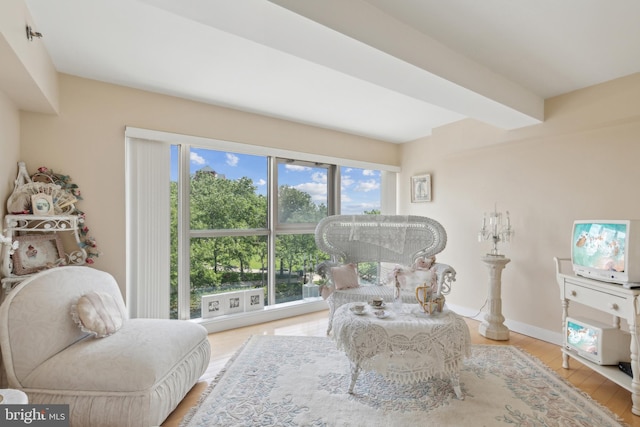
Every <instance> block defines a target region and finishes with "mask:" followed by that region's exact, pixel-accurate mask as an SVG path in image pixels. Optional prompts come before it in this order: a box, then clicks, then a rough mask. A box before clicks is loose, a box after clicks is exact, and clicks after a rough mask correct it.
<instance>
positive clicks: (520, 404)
mask: <svg viewBox="0 0 640 427" xmlns="http://www.w3.org/2000/svg"><path fill="white" fill-rule="evenodd" d="M349 379H350V374H349V361H348V360H347V358H346V356H345V355H344V353H342V352H340V351H338V350H336V346H335V343H334V342H333V341H332V340H331V339H330V338H324V337H292V336H252V337H251V338H250V339H249V340H248V341H247V342H246V343H245V345H244V346H243V348H242V349H240V350H239V351H238V353H237V354H236V355H235V356H234V357H233V358H232V359H231V360H230V361H229V363H228V365H227V367H226V368H225V369H224V370H223V371H222V372H221V373H220V375H219V376H218V378H217V379H216V381H214V383H213V384H212V385H211V387H210V388H209V389H208V390H207V391H205V393H204V394H203V397H202V399H201V401H200V403H199V404H198V406H196V407H195V408H194V409H193V410H192V411H191V412H190V413H189V414H187V416H185V418H184V420H183V422H182V425H181V427H205V426H207V427H208V426H216V427H218V426H224V427H231V426H243V427H244V426H251V427H253V426H345V427H346V426H349V427H353V426H366V427H377V426H380V427H388V426H511V427H513V426H527V427H530V426H558V427H560V426H562V427H570V426H580V427H587V426H598V427H606V426H622V425H624V424H622V423H621V422H620V421H618V418H617V417H616V416H615V415H614V414H613V413H611V412H610V411H609V410H608V409H606V408H603V407H602V406H600V405H599V404H598V403H597V402H595V401H593V400H591V399H590V398H589V397H587V396H586V395H585V394H583V393H582V392H581V391H580V390H578V389H576V388H575V387H573V386H572V385H570V384H568V383H567V382H566V381H564V380H563V379H562V378H560V377H558V376H557V375H556V374H555V373H554V372H553V371H552V370H551V369H549V368H547V367H546V366H545V365H543V364H542V363H541V362H540V361H539V360H537V359H536V358H534V357H532V356H530V355H528V354H527V353H525V352H523V351H522V350H519V349H517V348H515V347H512V346H497V345H496V346H492V345H473V346H472V350H471V357H469V358H467V359H466V360H465V366H464V368H463V370H462V372H461V373H460V384H461V387H462V391H463V393H464V395H465V399H464V400H458V399H456V397H455V393H454V391H453V389H452V386H451V383H450V382H449V380H448V379H440V378H433V379H431V380H429V381H423V382H420V383H416V384H413V385H402V384H397V383H394V382H389V381H387V380H385V379H384V378H383V377H382V376H380V375H379V374H376V373H373V372H362V373H361V374H360V376H359V378H358V381H357V383H356V386H355V389H354V394H348V393H347V388H348V386H349Z"/></svg>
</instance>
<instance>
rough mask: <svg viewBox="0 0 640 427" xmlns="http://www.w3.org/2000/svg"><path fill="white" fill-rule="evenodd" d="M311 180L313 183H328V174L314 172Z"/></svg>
mask: <svg viewBox="0 0 640 427" xmlns="http://www.w3.org/2000/svg"><path fill="white" fill-rule="evenodd" d="M311 180H312V181H313V182H323V183H325V184H326V183H327V174H326V173H322V172H314V173H312V174H311Z"/></svg>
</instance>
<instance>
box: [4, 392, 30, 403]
mask: <svg viewBox="0 0 640 427" xmlns="http://www.w3.org/2000/svg"><path fill="white" fill-rule="evenodd" d="M0 398H1V400H0V405H26V404H27V403H29V398H28V397H27V395H26V394H25V392H23V391H20V390H15V389H12V388H2V389H0Z"/></svg>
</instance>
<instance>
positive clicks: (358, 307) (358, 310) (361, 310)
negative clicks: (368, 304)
mask: <svg viewBox="0 0 640 427" xmlns="http://www.w3.org/2000/svg"><path fill="white" fill-rule="evenodd" d="M364 309H365V305H364V303H363V302H357V303H355V304H353V311H355V312H356V313H358V314H362V313H364Z"/></svg>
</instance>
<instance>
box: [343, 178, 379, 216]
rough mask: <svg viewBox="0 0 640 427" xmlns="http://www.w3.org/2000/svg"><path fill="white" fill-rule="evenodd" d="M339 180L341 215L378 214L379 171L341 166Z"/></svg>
mask: <svg viewBox="0 0 640 427" xmlns="http://www.w3.org/2000/svg"><path fill="white" fill-rule="evenodd" d="M340 178H341V182H340V194H341V197H340V205H341V207H340V210H341V213H342V214H343V215H360V214H379V213H380V171H378V170H371V169H358V168H352V167H344V166H343V167H341V168H340Z"/></svg>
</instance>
